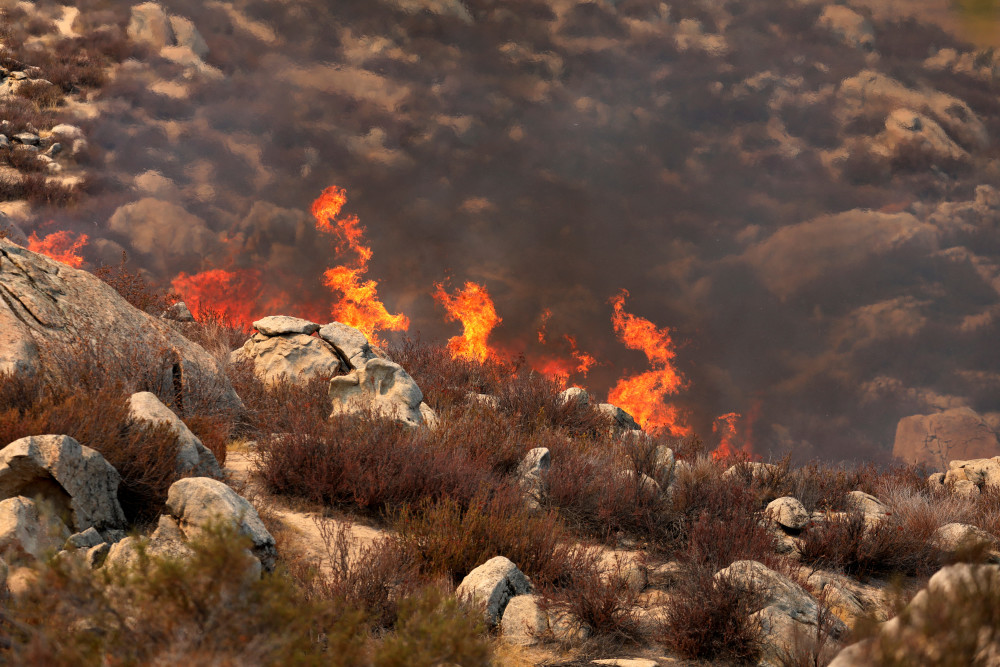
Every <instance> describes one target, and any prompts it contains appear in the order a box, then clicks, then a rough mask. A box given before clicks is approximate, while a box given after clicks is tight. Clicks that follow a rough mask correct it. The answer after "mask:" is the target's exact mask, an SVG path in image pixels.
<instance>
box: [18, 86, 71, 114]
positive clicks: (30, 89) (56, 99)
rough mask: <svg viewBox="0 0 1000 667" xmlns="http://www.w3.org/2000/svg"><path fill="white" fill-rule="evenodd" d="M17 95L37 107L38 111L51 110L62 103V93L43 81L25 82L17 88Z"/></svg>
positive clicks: (57, 88)
mask: <svg viewBox="0 0 1000 667" xmlns="http://www.w3.org/2000/svg"><path fill="white" fill-rule="evenodd" d="M17 95H18V97H23V98H24V99H26V100H28V101H30V102H32V103H34V104H36V105H38V108H39V109H52V108H55V107H57V106H59V105H60V104H62V101H63V91H62V90H60V89H59V87H58V86H55V85H53V84H52V83H51V82H49V81H45V80H44V79H36V80H32V81H25V82H24V83H22V84H21V85H20V86H19V87H18V89H17Z"/></svg>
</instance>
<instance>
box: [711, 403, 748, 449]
mask: <svg viewBox="0 0 1000 667" xmlns="http://www.w3.org/2000/svg"><path fill="white" fill-rule="evenodd" d="M740 417H741V415H740V413H738V412H730V413H727V414H724V415H722V416H721V417H716V418H715V422H713V423H712V433H717V434H718V435H719V446H718V447H716V448H715V451H713V452H712V460H713V461H721V460H724V459H729V458H732V457H734V456H736V453H737V449H736V448H735V447H734V446H733V441H734V440H735V438H736V423H737V422H738V421H739V419H740Z"/></svg>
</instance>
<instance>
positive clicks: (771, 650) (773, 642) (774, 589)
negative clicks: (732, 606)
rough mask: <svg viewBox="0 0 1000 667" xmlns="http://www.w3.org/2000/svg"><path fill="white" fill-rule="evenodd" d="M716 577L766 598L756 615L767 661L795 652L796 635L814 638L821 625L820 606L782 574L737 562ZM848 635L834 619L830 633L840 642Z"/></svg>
mask: <svg viewBox="0 0 1000 667" xmlns="http://www.w3.org/2000/svg"><path fill="white" fill-rule="evenodd" d="M715 576H716V578H721V577H726V578H728V579H729V580H730V581H731V582H732V583H733V584H734V585H736V586H737V587H740V588H744V589H746V590H748V591H750V590H756V591H758V592H760V593H761V594H762V596H763V602H764V607H763V608H762V609H761V610H760V611H758V612H756V613H755V614H754V616H755V617H757V618H758V619H759V620H760V622H761V624H762V626H763V630H764V637H765V649H764V653H765V656H764V657H765V659H768V658H770V659H771V660H773V659H775V658H776V657H778V656H780V655H782V654H784V653H789V652H791V651H792V650H793V648H794V645H795V642H796V636H815V633H816V625H817V624H818V623H819V622H820V618H821V616H820V606H819V603H818V602H817V601H816V598H814V597H813V596H812V595H810V594H809V593H808V592H807V591H806V590H805V589H804V588H802V587H801V586H799V585H798V584H796V583H795V582H793V581H792V580H791V579H789V578H788V577H786V576H785V575H783V574H780V573H778V572H775V571H774V570H771V569H769V568H767V567H766V566H765V565H763V564H761V563H758V562H757V561H750V560H742V561H736V562H735V563H733V564H732V565H730V566H729V567H727V568H725V569H723V570H719V571H718V572H717V573H716V574H715ZM846 633H847V626H845V625H844V624H843V623H842V622H841V621H839V620H838V619H832V624H831V626H830V634H831V636H832V637H833V639H834V640H837V639H839V638H841V637H843V636H845V635H846Z"/></svg>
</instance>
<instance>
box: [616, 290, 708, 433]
mask: <svg viewBox="0 0 1000 667" xmlns="http://www.w3.org/2000/svg"><path fill="white" fill-rule="evenodd" d="M627 296H628V292H627V291H626V290H622V291H621V292H620V293H619V294H618V295H617V296H615V297H614V298H613V299H612V300H611V303H612V305H613V307H614V313H613V315H612V318H611V321H612V323H613V324H614V327H615V333H616V334H618V339H619V340H621V341H622V342H623V343H624V344H625V346H626V347H628V348H630V349H633V350H640V351H641V352H643V353H644V354H645V355H646V358H647V359H648V360H649V363H650V365H651V366H653V369H652V370H649V371H646V372H645V373H642V374H640V375H636V376H633V377H629V378H622V379H620V380H619V381H618V383H617V384H616V385H615V386H614V387H613V388H612V389H611V391H610V392H609V393H608V402H609V403H614V404H615V405H617V406H619V407H620V408H622V409H623V410H626V411H627V412H629V413H630V414H631V415H632V416H633V417H635V419H636V421H638V422H639V424H641V425H642V427H643V428H645V429H647V430H651V431H665V432H667V433H669V434H671V435H675V436H685V435H690V434H691V427H690V426H688V425H687V424H686V423H685V422H684V419H683V417H682V415H681V414H680V412H679V410H678V409H677V408H676V407H675V406H672V405H668V404H667V403H666V398H667V397H668V396H672V395H673V394H676V393H677V392H678V391H679V390H680V389H681V387H683V386H684V379H683V378H682V377H681V375H680V373H679V372H678V371H677V369H676V368H675V367H674V364H673V360H674V357H675V356H676V352H674V343H673V339H672V338H671V337H670V330H669V329H667V328H662V329H660V328H657V326H656V325H655V324H653V323H652V322H650V321H649V320H647V319H645V318H642V317H636V316H635V315H632V314H631V313H627V312H625V309H624V306H625V297H627Z"/></svg>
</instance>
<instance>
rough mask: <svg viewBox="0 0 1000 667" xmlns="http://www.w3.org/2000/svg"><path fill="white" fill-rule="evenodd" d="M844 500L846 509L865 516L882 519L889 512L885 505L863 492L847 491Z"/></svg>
mask: <svg viewBox="0 0 1000 667" xmlns="http://www.w3.org/2000/svg"><path fill="white" fill-rule="evenodd" d="M845 500H846V503H847V506H848V507H852V508H854V509H856V510H859V511H861V512H864V513H865V514H866V515H867V516H871V517H883V516H885V515H886V514H887V513H888V511H889V508H887V507H886V506H885V503H883V502H882V501H881V500H879V499H878V498H876V497H875V496H873V495H871V494H870V493H865V492H864V491H848V493H847V497H846V499H845Z"/></svg>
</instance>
